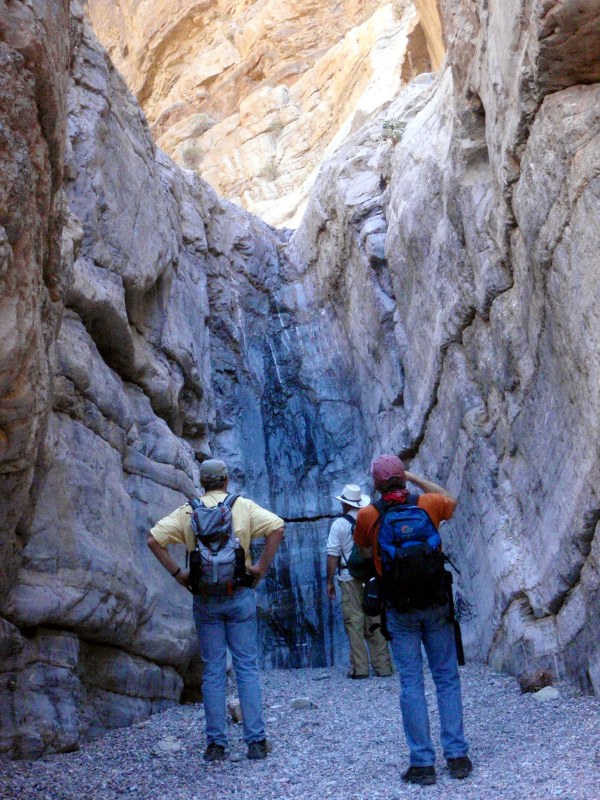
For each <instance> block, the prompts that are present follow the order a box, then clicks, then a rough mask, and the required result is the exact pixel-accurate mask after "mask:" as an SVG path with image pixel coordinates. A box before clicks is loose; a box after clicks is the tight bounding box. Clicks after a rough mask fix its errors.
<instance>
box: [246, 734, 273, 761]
mask: <svg viewBox="0 0 600 800" xmlns="http://www.w3.org/2000/svg"><path fill="white" fill-rule="evenodd" d="M267 753H268V749H267V740H266V739H262V740H261V741H260V742H250V744H249V745H248V754H247V755H246V758H249V759H250V760H251V761H259V760H260V759H261V758H266V757H267Z"/></svg>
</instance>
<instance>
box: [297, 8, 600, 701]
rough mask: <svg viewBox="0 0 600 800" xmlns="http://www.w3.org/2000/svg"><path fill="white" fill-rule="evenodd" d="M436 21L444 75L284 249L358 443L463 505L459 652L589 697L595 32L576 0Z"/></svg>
mask: <svg viewBox="0 0 600 800" xmlns="http://www.w3.org/2000/svg"><path fill="white" fill-rule="evenodd" d="M445 12H446V28H447V31H448V36H449V40H450V44H449V48H450V49H449V55H448V60H449V63H450V67H449V69H448V70H446V71H445V72H444V73H443V74H441V75H440V76H439V79H438V80H436V81H435V82H434V83H433V84H431V83H430V82H429V81H428V80H417V81H415V82H413V84H412V85H411V87H409V89H407V90H405V91H404V92H403V93H402V95H401V97H400V98H399V99H398V101H396V102H395V103H394V104H392V106H391V107H390V109H389V110H388V112H387V115H386V117H387V119H386V120H385V123H384V124H385V128H384V132H386V133H387V134H388V138H387V141H384V142H382V144H381V145H380V146H379V147H377V148H374V147H373V144H374V142H376V141H377V137H378V135H379V137H381V130H382V129H381V127H380V123H379V125H378V124H377V123H374V124H373V125H371V126H367V127H366V128H365V129H364V130H362V131H360V132H359V133H357V134H356V136H355V137H354V138H353V139H352V140H351V141H350V142H349V143H348V145H347V146H346V147H344V148H342V149H341V150H340V151H339V152H338V153H337V154H335V156H334V157H333V158H332V160H331V161H330V162H329V163H328V165H327V166H326V168H324V170H323V172H322V174H321V175H320V177H319V180H318V182H317V187H316V189H315V192H314V194H313V197H312V198H311V202H310V204H309V208H308V211H307V215H306V217H305V220H304V222H303V224H302V225H301V226H300V228H299V229H298V231H296V232H295V234H294V236H293V237H292V241H291V243H290V247H289V248H288V255H289V257H290V263H292V264H296V265H297V266H296V269H297V273H298V275H300V276H303V277H302V281H303V283H306V284H310V285H311V287H313V291H312V293H311V298H312V303H313V304H314V305H313V307H314V310H315V312H316V310H317V309H320V308H323V307H324V306H325V305H326V304H327V303H328V302H330V303H331V302H332V300H333V298H335V309H334V310H333V309H332V310H333V313H335V315H336V316H337V317H341V318H345V320H346V321H345V324H344V328H345V330H346V332H347V334H348V337H349V344H350V348H349V353H351V354H352V357H353V358H354V361H355V364H356V370H357V376H356V383H357V384H358V385H359V386H361V387H364V391H363V393H362V397H361V401H360V408H361V412H362V415H363V418H365V419H368V420H369V424H368V426H367V428H366V431H365V432H366V434H367V436H369V435H370V437H371V441H372V443H373V445H374V447H375V449H380V448H385V449H386V450H387V449H397V450H399V451H400V452H403V453H404V454H405V456H407V457H412V458H413V459H414V460H413V461H412V462H411V467H413V468H414V469H415V470H416V471H419V470H423V471H424V472H426V473H428V474H430V475H433V476H437V477H438V478H440V479H441V481H442V482H443V483H446V484H448V485H449V487H450V489H451V490H452V491H454V492H455V493H456V494H457V495H458V497H459V506H458V510H457V513H456V515H455V518H454V519H453V521H452V523H450V524H449V525H448V526H447V527H446V528H445V530H444V537H445V539H446V541H447V544H448V546H449V549H450V550H451V552H452V553H453V555H454V559H453V560H455V563H458V564H459V565H461V576H460V590H461V592H462V593H464V594H465V596H466V598H467V600H468V601H469V602H470V604H471V605H472V606H473V607H474V609H475V613H476V617H475V618H474V620H473V622H472V624H470V625H469V626H468V639H469V644H470V646H471V647H472V648H475V649H476V650H477V651H478V652H480V653H481V654H482V655H483V656H485V657H487V658H488V659H489V660H490V661H491V663H493V664H495V665H497V666H499V667H501V668H510V669H512V670H519V669H522V668H524V667H526V666H528V665H530V664H531V663H536V664H544V663H546V664H549V665H552V666H553V667H556V668H557V669H558V670H559V671H560V672H561V673H562V672H563V671H566V672H567V673H568V674H570V675H571V676H572V677H575V678H576V679H577V680H578V681H579V682H580V684H581V685H582V686H583V687H584V688H585V689H593V690H594V691H596V692H597V691H598V688H599V685H598V675H599V671H598V670H599V663H600V644H599V642H598V638H597V635H595V634H594V625H595V619H596V616H597V611H598V603H599V601H600V586H599V582H598V552H597V548H598V536H597V530H598V527H597V526H598V519H599V515H600V512H599V505H598V493H597V481H598V470H599V464H600V462H599V459H598V450H597V447H596V441H595V434H594V431H596V430H597V427H598V423H599V414H600V403H599V402H598V401H599V398H598V388H597V387H598V383H597V375H596V372H595V368H596V367H595V365H596V364H597V359H596V358H595V356H594V353H595V352H596V347H597V338H598V330H599V327H600V320H599V318H598V313H597V307H598V306H597V304H598V293H599V291H600V284H599V282H598V274H597V272H598V271H597V268H596V266H597V245H598V240H597V230H596V227H595V226H593V225H592V226H590V224H589V220H590V219H594V218H595V217H596V216H597V214H598V185H597V184H598V177H597V174H598V152H599V150H598V105H597V101H598V87H597V86H594V85H585V84H586V83H587V82H588V81H591V80H595V79H596V75H595V72H594V63H593V59H592V58H591V57H590V53H591V49H593V47H596V52H597V45H598V42H597V37H598V27H597V25H596V26H595V27H594V26H593V25H592V24H591V23H592V19H593V18H594V13H593V9H591V7H590V6H589V4H585V3H578V4H569V5H568V7H567V4H560V3H555V4H544V7H543V8H542V6H540V5H539V4H537V5H535V6H533V7H531V6H530V4H527V3H515V4H514V8H512V11H511V13H510V14H508V12H507V11H506V9H504V8H503V9H502V10H500V9H498V10H497V12H493V11H492V10H490V9H489V8H488V5H487V4H484V3H482V4H481V6H480V7H479V6H478V7H477V8H476V9H474V8H471V7H470V10H469V12H468V13H467V11H466V6H461V5H460V4H456V5H448V6H446V7H445ZM507 14H508V16H507ZM561 15H562V16H561ZM550 17H552V18H553V19H554V20H555V21H556V20H558V19H559V18H561V19H562V20H563V23H562V24H563V25H565V26H566V27H567V29H568V30H569V31H570V33H571V36H572V37H573V40H574V41H573V42H572V43H571V42H570V43H569V45H568V48H567V47H566V45H565V40H564V37H562V36H558V34H559V33H560V29H561V25H558V24H557V26H556V27H555V28H554V34H549V32H548V30H549V29H548V25H549V19H550ZM595 17H596V18H597V12H596V13H595ZM507 19H510V20H512V22H511V25H510V26H508V27H507ZM567 20H568V22H567ZM484 31H485V35H484V33H483V32H484ZM557 36H558V38H557ZM575 41H579V46H578V47H576V46H575ZM555 47H559V48H561V51H560V52H561V53H563V54H564V61H563V62H562V66H561V68H560V69H559V68H558V65H557V64H556V62H555V63H554V66H553V69H552V70H551V71H550V72H547V71H545V70H546V65H547V63H548V61H549V59H550V53H551V52H552V50H553V48H555ZM567 52H568V53H569V54H570V55H567ZM570 82H573V83H577V84H578V85H574V86H571V87H570V88H564V87H565V84H567V83H570ZM390 141H391V143H392V144H390ZM391 146H393V149H392V152H391V153H390V152H389V148H390V147H391ZM382 191H383V194H381V193H382ZM585 220H587V221H588V222H587V225H586V223H585ZM316 242H318V247H316V246H315V243H316ZM307 264H310V270H309V271H306V265H307ZM357 308H360V314H358V315H357V314H356V309H357ZM382 333H383V336H382ZM320 338H321V340H322V341H328V339H327V335H326V334H325V333H323V335H322V336H321V337H320ZM390 365H391V366H390Z"/></svg>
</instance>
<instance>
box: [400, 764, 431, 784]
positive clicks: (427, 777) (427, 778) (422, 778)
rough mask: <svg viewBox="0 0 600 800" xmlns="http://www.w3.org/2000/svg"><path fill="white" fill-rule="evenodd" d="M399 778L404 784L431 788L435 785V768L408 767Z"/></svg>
mask: <svg viewBox="0 0 600 800" xmlns="http://www.w3.org/2000/svg"><path fill="white" fill-rule="evenodd" d="M400 777H401V778H402V780H403V781H404V782H405V783H416V784H418V785H419V786H433V784H434V783H435V767H409V768H408V769H407V770H406V772H403V773H402V775H401V776H400Z"/></svg>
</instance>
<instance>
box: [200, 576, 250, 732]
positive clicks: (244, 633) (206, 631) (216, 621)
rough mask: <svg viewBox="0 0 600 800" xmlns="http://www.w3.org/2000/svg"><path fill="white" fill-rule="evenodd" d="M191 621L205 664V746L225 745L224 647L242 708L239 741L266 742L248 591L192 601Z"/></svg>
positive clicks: (225, 676)
mask: <svg viewBox="0 0 600 800" xmlns="http://www.w3.org/2000/svg"><path fill="white" fill-rule="evenodd" d="M194 622H195V624H196V631H197V632H198V639H199V641H200V653H201V655H202V661H203V662H204V674H203V676H202V699H203V703H204V713H205V717H206V742H207V744H211V743H212V742H214V743H216V744H221V745H223V746H226V745H227V723H226V716H225V714H226V708H225V684H226V680H227V674H226V655H227V647H228V646H229V650H230V652H231V658H232V661H233V667H234V669H235V675H236V678H237V686H238V693H239V698H240V705H241V707H242V716H243V725H244V741H245V742H246V743H250V742H259V741H262V740H263V739H264V738H265V724H264V722H263V717H262V694H261V688H260V673H259V669H258V645H257V638H256V635H257V632H256V600H255V598H254V592H253V590H252V589H239V590H238V591H236V592H235V593H234V594H233V595H232V596H231V597H202V596H200V595H195V596H194Z"/></svg>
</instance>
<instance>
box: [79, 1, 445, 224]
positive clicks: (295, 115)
mask: <svg viewBox="0 0 600 800" xmlns="http://www.w3.org/2000/svg"><path fill="white" fill-rule="evenodd" d="M88 9H89V14H90V18H91V20H92V23H93V25H94V27H95V30H96V32H97V34H98V36H99V38H100V39H101V41H102V42H103V43H104V45H105V46H106V47H107V48H108V50H109V52H110V53H111V56H112V57H113V59H114V60H115V63H116V65H117V66H118V67H119V68H120V69H121V71H122V73H123V75H124V76H125V78H126V80H127V82H128V84H129V86H130V87H131V88H132V89H133V91H134V92H135V93H136V95H137V97H138V99H139V101H140V103H141V105H142V107H143V108H144V110H145V112H146V114H147V115H148V118H149V120H150V121H151V122H152V123H153V127H152V130H153V134H154V137H155V139H156V141H157V143H158V145H159V147H161V148H162V149H163V150H164V151H165V152H167V153H168V154H169V155H171V156H172V157H173V158H174V159H175V161H177V162H178V163H180V164H183V165H184V166H186V167H189V168H192V169H194V170H196V171H198V173H199V174H201V175H202V177H204V178H205V179H206V180H207V181H208V182H209V183H210V184H211V186H213V187H214V188H215V189H216V190H217V191H218V192H219V194H221V195H223V196H225V197H227V198H229V199H230V200H233V201H234V202H236V203H238V204H239V205H241V206H243V207H244V208H246V209H248V210H250V211H252V212H253V213H256V214H258V215H260V216H261V217H262V218H263V219H265V220H267V221H268V222H270V223H271V224H274V225H284V224H285V225H288V226H290V227H293V226H294V225H296V224H297V222H298V221H299V218H300V213H301V210H302V209H303V208H304V205H305V204H306V200H307V197H308V193H309V190H310V188H311V186H312V184H313V182H314V178H315V170H316V169H317V167H318V165H319V164H320V163H321V161H322V159H323V156H324V153H325V152H326V150H327V148H328V147H332V146H334V145H335V142H336V141H341V139H342V138H343V137H344V136H345V135H347V133H348V132H349V130H350V128H351V126H352V125H354V127H355V128H356V127H358V125H360V124H361V122H362V121H363V120H364V119H365V117H366V116H367V115H368V114H370V113H371V112H372V111H373V110H374V109H375V108H377V107H378V106H380V105H381V104H382V103H384V102H386V101H388V102H389V101H390V100H391V99H392V98H393V97H394V95H395V94H396V93H397V91H398V89H399V87H400V85H401V83H402V82H406V81H407V80H410V78H412V77H413V76H414V75H415V74H418V73H419V72H423V71H428V70H429V69H430V68H431V58H432V57H433V59H434V60H435V66H436V67H437V66H438V61H439V60H440V59H441V57H443V45H442V44H441V39H440V36H439V32H438V31H436V30H435V29H434V27H433V26H432V25H431V24H430V20H431V19H433V18H434V15H433V13H432V12H431V10H430V9H427V28H426V31H427V43H430V42H431V45H432V46H431V47H429V48H428V46H427V44H426V43H425V36H424V34H423V30H422V29H421V26H420V25H419V24H418V19H417V16H416V13H415V10H414V6H413V4H412V2H410V0H407V2H396V3H394V4H391V3H389V2H388V3H385V2H378V3H375V4H371V5H369V4H368V3H365V2H358V1H357V0H351V1H350V2H348V1H347V0H346V1H345V2H336V3H321V2H314V3H311V4H306V3H298V2H296V1H295V0H284V1H283V2H282V0H268V1H267V2H262V1H261V2H254V3H249V4H248V3H246V4H237V5H236V4H231V3H227V4H226V3H198V2H193V3H191V2H184V3H179V4H176V5H175V6H173V5H172V4H168V6H167V5H165V4H164V3H162V2H154V3H151V4H143V5H141V6H140V5H139V4H132V3H130V2H128V0H119V2H115V0H89V2H88Z"/></svg>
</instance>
